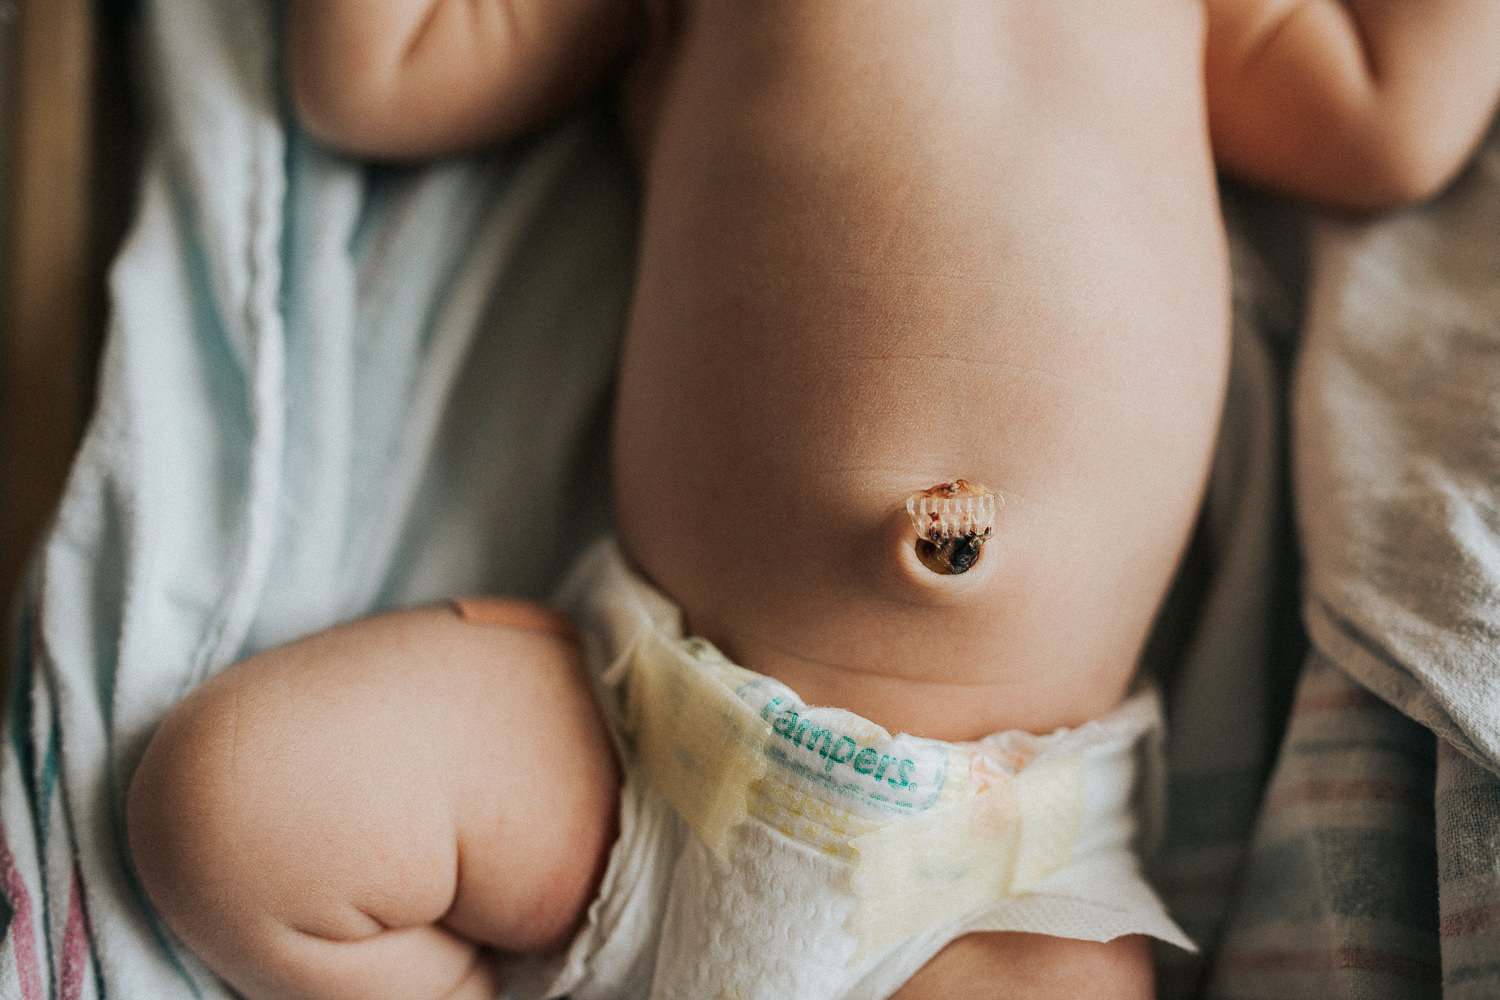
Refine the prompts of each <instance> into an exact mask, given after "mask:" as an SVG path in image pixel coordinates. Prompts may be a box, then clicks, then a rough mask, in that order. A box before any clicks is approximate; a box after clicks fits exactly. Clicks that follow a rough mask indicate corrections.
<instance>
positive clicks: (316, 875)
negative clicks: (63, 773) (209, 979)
mask: <svg viewBox="0 0 1500 1000" xmlns="http://www.w3.org/2000/svg"><path fill="white" fill-rule="evenodd" d="M615 767H616V765H615V761H614V757H613V751H612V749H611V746H610V743H609V740H608V737H607V734H606V732H605V729H604V726H603V722H602V720H601V718H600V717H599V713H598V711H597V707H596V705H595V703H594V699H593V695H592V692H591V691H590V688H589V684H588V681H587V679H586V677H585V675H584V673H583V667H582V663H581V659H580V657H579V655H578V652H577V648H576V645H575V644H574V642H573V640H572V639H571V637H569V636H567V635H565V634H564V633H562V632H561V631H560V630H556V629H548V628H537V627H525V626H521V625H513V626H509V627H506V626H498V627H497V626H491V625H484V626H480V625H473V624H469V623H468V622H465V621H464V620H463V619H462V618H460V617H459V616H458V615H457V614H456V613H455V612H454V611H452V610H451V609H447V608H426V609H418V610H410V611H403V612H398V613H394V614H389V615H385V616H382V617H379V618H374V619H370V620H367V621H363V622H358V623H355V624H353V625H348V626H343V627H340V628H336V629H333V630H331V631H329V632H326V633H322V634H320V635H316V636H313V637H311V638H309V639H306V640H303V641H301V642H297V643H294V644H292V645H289V646H286V647H283V648H280V649H277V650H273V651H271V652H268V653H265V654H262V655H260V656H257V657H254V658H252V659H250V660H248V661H246V662H245V663H243V664H240V665H238V666H235V667H233V668H231V669H229V670H227V671H225V672H224V673H223V674H221V675H219V676H217V677H215V678H213V679H212V680H210V681H208V682H207V683H205V684H204V685H203V686H202V687H201V688H199V689H198V690H197V691H196V692H194V693H193V694H192V695H191V696H189V697H188V698H187V699H186V700H185V701H184V702H183V703H182V704H181V705H180V706H179V707H178V708H177V709H176V710H174V711H173V712H172V713H171V714H170V715H169V716H168V718H167V720H166V722H165V723H164V724H163V725H162V727H161V729H160V731H159V732H158V733H157V735H156V736H155V738H154V739H153V741H152V743H151V745H150V747H149V748H148V749H147V751H146V754H145V757H144V759H143V760H142V763H141V766H140V768H139V770H138V771H137V772H136V776H135V779H134V781H133V783H132V786H131V791H130V801H129V808H128V825H129V833H130V846H131V850H132V853H133V855H134V858H135V863H136V867H137V870H138V872H139V874H140V878H141V881H142V883H143V884H144V886H145V888H146V891H147V893H148V894H149V895H150V896H151V898H152V900H153V902H154V903H155V904H156V906H157V908H158V909H159V910H160V912H161V914H162V916H163V918H164V919H165V920H166V921H167V923H168V924H169V925H170V926H171V927H172V929H173V930H175V931H176V932H177V933H178V934H179V935H180V936H181V937H182V939H183V940H184V941H185V942H186V943H187V945H188V946H189V947H191V948H192V949H193V950H194V951H195V952H196V953H197V954H198V955H199V956H200V957H201V958H203V959H204V961H206V962H207V963H208V964H209V965H210V966H211V967H212V968H213V969H214V970H215V971H216V972H218V973H219V974H220V975H222V976H223V977H224V978H225V979H226V980H227V981H228V982H229V983H231V984H232V985H233V986H234V987H235V988H236V989H238V990H239V991H241V992H242V993H243V994H244V995H245V996H247V997H250V998H260V997H266V998H271V997H275V998H278V1000H284V998H288V997H318V998H324V997H326V998H350V1000H354V998H358V1000H378V998H384V997H389V998H392V1000H423V998H433V1000H436V998H440V997H451V998H459V997H471V996H472V997H475V998H479V997H491V996H493V995H494V994H495V990H496V986H497V982H498V980H497V978H496V975H495V972H494V970H493V968H492V966H491V964H490V962H489V961H488V959H487V957H486V953H487V949H488V948H494V949H499V950H504V951H514V952H544V951H548V950H553V949H556V948H558V947H560V946H562V945H564V944H565V943H566V942H567V940H568V938H569V936H570V935H571V934H572V933H573V931H574V929H575V927H576V926H577V925H578V923H579V921H580V919H581V917H582V914H583V912H584V910H585V908H586V906H587V904H588V902H589V900H590V899H591V898H592V896H593V893H594V891H595V889H596V887H597V884H598V881H599V878H600V875H601V873H602V870H603V866H604V862H605V858H606V856H607V854H608V851H609V848H610V845H611V844H612V842H613V839H614V830H615V822H616V820H615V809H616V796H617V791H618V787H617V777H616V771H615Z"/></svg>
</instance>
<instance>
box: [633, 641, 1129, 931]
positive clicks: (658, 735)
mask: <svg viewBox="0 0 1500 1000" xmlns="http://www.w3.org/2000/svg"><path fill="white" fill-rule="evenodd" d="M609 674H610V675H612V679H611V681H610V683H612V684H616V685H618V686H619V688H620V689H623V693H624V695H625V698H624V715H625V719H624V720H623V724H624V729H625V733H626V735H627V738H628V739H629V740H630V742H631V744H632V745H633V750H634V753H635V754H636V755H637V756H638V758H639V760H640V763H641V766H642V768H643V769H644V770H645V772H646V775H647V776H648V778H649V780H650V781H651V783H652V784H653V785H654V786H655V787H656V788H657V790H658V791H659V792H660V793H661V794H662V796H663V797H664V798H665V799H666V800H667V802H668V803H669V804H670V805H671V806H672V808H673V809H674V810H675V811H676V812H677V813H678V814H679V815H680V816H681V817H682V818H683V819H684V820H685V821H686V822H687V824H688V825H689V826H690V827H691V828H692V830H693V832H694V833H695V834H696V835H697V836H698V837H699V839H701V840H702V841H703V842H704V844H705V845H706V846H707V847H708V848H709V849H710V850H711V851H713V852H714V853H715V854H716V855H718V856H719V857H721V858H722V859H724V860H725V861H731V860H732V857H731V854H732V846H733V843H734V832H735V830H736V829H737V828H738V827H739V826H740V825H741V824H742V823H745V822H747V821H750V820H755V821H759V822H762V823H765V824H766V825H768V826H770V827H772V828H774V829H776V830H779V831H780V832H781V833H782V834H783V835H785V836H786V837H788V838H789V839H791V840H793V841H795V842H797V843H800V844H803V845H805V846H808V847H812V848H814V849H816V850H818V851H820V852H822V853H823V854H827V855H830V856H832V857H834V858H837V859H840V860H841V862H842V863H844V864H846V865H847V875H848V878H847V884H848V887H849V890H850V892H851V893H852V894H853V895H854V896H855V897H856V899H857V901H858V905H857V908H856V911H855V915H854V917H853V919H852V920H851V926H850V928H849V930H850V931H851V932H852V933H854V935H855V936H856V937H857V938H858V939H859V941H860V944H861V954H864V953H866V952H868V951H870V950H873V949H876V948H879V947H883V946H884V945H886V944H888V943H890V942H891V941H894V940H897V939H899V938H901V937H903V936H905V935H907V934H910V933H912V932H914V931H916V930H919V929H921V928H923V927H927V926H932V925H934V924H936V923H940V922H943V921H945V920H949V919H955V918H957V917H960V916H962V915H964V914H966V913H971V912H974V911H977V910H978V909H980V908H982V907H983V906H985V905H987V904H989V903H992V902H995V901H997V900H1001V899H1005V898H1009V897H1013V896H1016V895H1019V894H1022V893H1025V892H1028V891H1029V890H1031V889H1032V888H1034V887H1035V886H1036V885H1037V884H1038V883H1040V882H1041V881H1042V880H1044V879H1045V878H1046V877H1047V876H1048V875H1050V874H1052V873H1054V872H1056V871H1058V870H1060V869H1061V868H1063V867H1064V866H1066V865H1067V864H1068V862H1069V860H1070V858H1071V856H1072V852H1073V846H1074V844H1075V842H1076V841H1077V839H1078V831H1079V829H1080V826H1081V825H1082V824H1083V822H1084V818H1085V812H1086V810H1087V809H1088V807H1089V803H1088V801H1087V796H1086V795H1085V782H1084V768H1085V764H1086V758H1088V757H1090V756H1091V755H1098V754H1100V753H1128V752H1130V750H1129V747H1130V745H1131V744H1133V743H1134V742H1135V741H1136V740H1137V739H1138V738H1139V736H1140V734H1141V733H1143V732H1145V731H1146V729H1147V728H1149V726H1150V725H1151V724H1152V723H1153V722H1154V720H1155V718H1156V714H1155V713H1156V708H1155V701H1154V696H1149V695H1147V696H1138V697H1137V699H1135V700H1133V701H1132V702H1130V703H1127V706H1123V707H1122V710H1121V711H1117V712H1116V713H1115V714H1114V715H1112V716H1111V717H1110V718H1109V720H1108V722H1107V724H1106V725H1102V726H1101V725H1100V724H1098V723H1091V724H1089V726H1087V727H1081V728H1080V729H1077V730H1066V731H1059V732H1058V733H1055V734H1052V735H1049V736H1035V735H1032V734H1026V733H1003V734H997V735H996V736H993V737H990V738H989V739H987V740H983V741H980V742H978V743H972V744H955V743H945V742H942V741H939V740H931V739H925V738H922V737H917V736H911V735H907V734H894V735H893V734H891V733H889V732H888V731H886V730H885V729H884V728H882V727H880V726H878V725H876V724H875V723H873V722H871V721H869V720H867V719H864V718H862V717H860V716H858V715H855V714H854V713H852V712H847V711H844V710H842V709H837V708H823V707H812V706H808V705H806V704H804V703H803V702H802V700H801V699H800V698H799V697H798V696H797V695H796V693H795V692H793V691H792V690H791V689H790V688H788V687H787V686H786V685H784V684H781V683H780V682H779V681H776V680H774V679H773V678H770V677H766V676H765V675H762V674H758V673H756V672H754V671H751V670H747V669H745V668H744V667H740V666H738V665H737V664H734V663H732V662H730V661H729V660H728V659H727V658H725V657H724V656H723V655H722V654H721V653H720V652H719V651H718V650H717V649H716V648H715V647H713V646H712V645H711V644H710V643H708V642H706V641H704V640H701V639H695V638H687V639H684V638H679V637H676V636H672V635H670V634H664V633H663V631H662V630H659V629H652V630H646V631H643V632H641V633H638V634H637V636H636V637H635V639H634V640H633V641H632V642H631V643H630V646H629V649H628V650H626V651H625V653H624V655H623V656H622V657H621V658H620V659H619V660H617V661H616V664H615V666H614V667H613V668H612V669H611V670H610V671H609Z"/></svg>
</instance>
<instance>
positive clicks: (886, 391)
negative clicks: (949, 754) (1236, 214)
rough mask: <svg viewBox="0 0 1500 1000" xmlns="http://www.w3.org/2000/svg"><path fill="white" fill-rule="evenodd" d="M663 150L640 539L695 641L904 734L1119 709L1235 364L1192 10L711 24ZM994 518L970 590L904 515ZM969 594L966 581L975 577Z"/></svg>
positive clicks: (887, 8)
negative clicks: (926, 505) (956, 506)
mask: <svg viewBox="0 0 1500 1000" xmlns="http://www.w3.org/2000/svg"><path fill="white" fill-rule="evenodd" d="M678 14H679V28H680V30H679V33H678V34H677V36H676V37H675V39H674V41H673V45H672V48H671V50H670V52H669V53H668V55H667V56H666V57H665V59H664V60H663V62H662V66H663V67H664V70H665V72H664V74H663V75H662V76H661V80H662V81H663V82H662V84H661V87H660V93H659V101H658V102H657V104H656V106H655V109H654V125H653V127H652V130H651V135H650V138H649V140H648V141H647V144H646V149H645V150H644V154H643V160H644V164H645V171H646V176H645V181H646V200H645V219H644V231H643V239H642V246H641V257H640V277H639V282H638V288H637V295H636V301H635V306H634V312H633V315H632V319H631V324H630V329H629V331H628V334H627V339H626V346H625V353H624V358H623V366H622V373H621V390H620V405H619V412H618V434H619V438H618V443H617V448H616V458H617V470H618V471H617V492H618V504H619V513H620V524H621V533H622V538H623V541H624V543H625V545H626V547H627V548H628V550H629V551H630V552H631V554H632V555H633V557H634V558H635V559H636V560H637V561H638V562H639V564H640V565H641V567H642V568H643V569H644V570H645V571H646V572H647V573H648V574H649V575H650V576H651V577H652V578H653V579H655V581H656V582H657V583H658V584H659V585H661V586H662V587H663V588H664V589H666V590H667V591H668V592H669V593H671V594H672V595H673V596H674V597H675V598H676V599H677V600H679V601H680V602H681V603H682V605H683V607H684V608H685V610H686V613H687V616H688V619H689V624H690V627H691V628H693V629H694V630H695V631H698V632H700V633H702V634H704V635H706V636H708V637H709V638H711V639H713V640H714V641H715V642H716V643H718V644H719V645H720V646H722V647H723V648H725V649H726V650H728V651H729V652H730V653H731V655H733V656H735V657H736V658H737V659H739V660H740V661H741V662H744V663H746V664H748V665H751V666H753V667H755V668H756V669H758V670H761V671H763V672H765V673H768V674H771V675H773V676H776V677H778V678H779V679H781V680H783V681H785V682H786V683H788V684H790V685H791V686H792V687H794V688H796V689H797V690H799V691H800V692H802V694H803V695H804V697H807V698H809V699H810V700H817V701H822V702H824V703H828V704H839V705H842V706H844V707H847V708H850V709H851V710H853V711H856V712H859V713H860V714H862V715H865V716H867V717H869V718H872V719H875V720H876V721H878V722H880V723H882V724H883V725H886V726H887V727H888V728H893V729H905V730H910V731H917V732H925V733H928V734H931V735H935V736H940V737H943V738H965V737H966V736H967V735H969V734H970V733H971V732H991V731H995V730H999V729H1010V728H1025V729H1033V730H1036V729H1047V728H1051V727H1052V726H1054V725H1061V724H1068V723H1071V722H1077V721H1081V720H1082V719H1083V718H1087V717H1091V716H1094V715H1098V714H1101V713H1102V712H1103V711H1104V710H1107V708H1108V707H1109V706H1110V705H1111V704H1113V703H1114V701H1116V700H1117V699H1118V697H1119V696H1120V694H1121V693H1122V692H1123V690H1124V688H1125V686H1126V684H1127V682H1128V678H1129V676H1130V673H1131V671H1132V669H1133V665H1134V661H1135V657H1136V654H1137V652H1138V650H1139V647H1140V643H1141V641H1142V639H1143V637H1144V634H1145V631H1146V629H1147V628H1148V627H1149V623H1150V620H1151V618H1152V615H1153V613H1154V610H1155V607H1156V605H1157V603H1158V601H1159V599H1160V597H1161V594H1162V592H1163V590H1164V589H1165V587H1166V585H1167V582H1168V580H1169V578H1170V576H1171V574H1172V572H1173V568H1174V566H1175V563H1176V559H1177V556H1178V553H1179V551H1180V548H1181V545H1182V543H1183V540H1184V538H1185V535H1186V532H1187V530H1188V527H1189V526H1190V524H1191V522H1192V520H1193V516H1194V513H1193V512H1194V510H1195V509H1196V505H1197V503H1198V497H1199V488H1200V486H1201V481H1202V477H1203V474H1204V470H1205V469H1206V463H1207V458H1208V454H1209V450H1210V448H1211V444H1212V440H1213V437H1214V428H1215V424H1216V418H1217V413H1218V408H1219V405H1220V400H1221V394H1222V384H1223V378H1224V368H1225V358H1226V345H1227V326H1228V321H1227V288H1226V265H1225V254H1224V248H1223V237H1222V232H1221V226H1220V221H1219V216H1218V210H1217V202H1216V196H1215V188H1214V178H1213V171H1212V164H1211V159H1210V153H1209V148H1208V139H1207V133H1206V127H1205V124H1204V111H1203V95H1202V82H1201V75H1202V71H1201V61H1202V24H1201V21H1202V12H1201V10H1200V8H1199V6H1198V4H1197V3H1196V2H1193V0H1144V2H1137V3H1125V4H1104V5H1100V4H1096V3H1093V2H1092V0H1066V2H1057V3H1047V4H1000V3H993V2H976V0H941V2H939V3H936V4H932V3H926V2H921V0H813V2H808V0H695V2H690V3H688V4H686V5H685V7H684V8H683V9H682V10H681V11H679V12H678ZM959 477H962V478H966V479H970V480H975V481H980V482H985V483H987V484H988V485H990V486H991V487H993V488H994V489H996V490H997V491H998V492H999V493H1000V494H1001V497H1002V498H1003V499H1004V501H1005V505H1004V507H1003V509H1002V511H1001V514H1000V516H999V520H998V522H997V524H996V537H995V538H994V540H993V541H991V542H990V543H989V545H988V546H987V547H986V554H985V555H984V557H983V559H982V560H981V566H980V568H981V569H983V570H984V572H983V573H978V575H977V577H976V578H975V580H972V581H970V580H964V578H957V579H956V581H955V583H954V585H953V586H949V585H948V584H947V583H940V584H939V585H937V586H933V585H932V581H925V580H917V579H913V578H912V577H911V576H910V574H908V573H906V572H904V570H903V568H902V567H901V566H898V565H897V564H896V562H895V561H893V560H892V558H891V552H892V546H891V544H890V539H891V537H892V536H891V528H890V526H891V524H892V521H891V516H892V513H893V512H896V511H898V510H899V508H900V506H901V504H902V502H903V501H904V499H905V497H906V496H907V495H908V494H909V493H911V492H913V491H915V490H919V489H922V488H924V487H927V486H931V485H933V484H935V483H939V482H944V481H948V480H952V479H956V478H959ZM976 572H977V571H976Z"/></svg>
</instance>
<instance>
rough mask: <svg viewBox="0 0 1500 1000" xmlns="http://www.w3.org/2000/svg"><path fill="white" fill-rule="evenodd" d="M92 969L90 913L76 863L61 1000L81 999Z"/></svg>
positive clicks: (64, 954)
mask: <svg viewBox="0 0 1500 1000" xmlns="http://www.w3.org/2000/svg"><path fill="white" fill-rule="evenodd" d="M88 969H89V912H88V905H87V904H86V903H85V902H84V898H83V877H82V873H80V872H79V870H78V863H77V862H74V863H73V884H72V886H71V887H70V889H69V890H68V923H67V926H66V928H65V929H64V930H63V947H62V984H61V987H60V992H59V994H58V996H59V1000H78V998H79V997H82V996H83V984H84V980H85V977H86V976H87V975H88Z"/></svg>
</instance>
